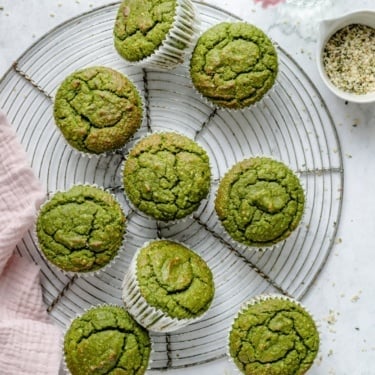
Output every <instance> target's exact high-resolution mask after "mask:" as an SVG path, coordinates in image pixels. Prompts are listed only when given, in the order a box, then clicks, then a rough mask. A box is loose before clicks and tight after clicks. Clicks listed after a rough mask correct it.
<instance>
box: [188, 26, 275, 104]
mask: <svg viewBox="0 0 375 375" xmlns="http://www.w3.org/2000/svg"><path fill="white" fill-rule="evenodd" d="M277 71H278V59H277V52H276V49H275V47H274V46H273V44H272V42H271V40H270V39H269V38H268V37H267V35H266V34H264V32H263V31H262V30H260V29H258V28H257V27H255V26H253V25H251V24H248V23H245V22H222V23H219V24H217V25H215V26H213V27H211V28H209V29H208V30H207V31H206V32H204V33H203V34H202V35H201V36H200V37H199V39H198V41H197V43H196V45H195V48H194V51H193V54H192V57H191V60H190V75H191V79H192V81H193V84H194V86H195V88H196V89H197V91H198V92H200V93H201V95H202V96H203V97H205V98H206V99H208V100H209V101H211V102H212V103H213V104H216V105H217V106H219V107H225V108H230V109H240V108H244V107H247V106H249V105H251V104H254V103H255V102H257V101H259V100H260V99H261V98H262V97H263V96H264V95H265V94H266V92H268V90H269V89H270V88H271V87H272V86H273V84H274V82H275V80H276V76H277Z"/></svg>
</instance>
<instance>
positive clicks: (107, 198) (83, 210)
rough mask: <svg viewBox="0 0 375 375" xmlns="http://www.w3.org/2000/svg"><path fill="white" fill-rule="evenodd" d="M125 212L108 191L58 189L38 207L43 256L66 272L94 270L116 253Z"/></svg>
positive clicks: (87, 186)
mask: <svg viewBox="0 0 375 375" xmlns="http://www.w3.org/2000/svg"><path fill="white" fill-rule="evenodd" d="M125 220H126V219H125V215H124V213H123V211H122V209H121V206H120V205H119V203H118V202H117V201H116V200H115V198H114V197H113V196H112V195H111V194H110V193H108V192H106V191H104V190H102V189H99V188H97V187H94V186H89V185H76V186H73V187H72V188H71V189H69V190H67V191H66V192H57V193H56V194H55V195H54V196H53V197H52V198H51V199H50V200H49V201H47V202H46V203H45V204H44V205H43V206H42V207H41V209H40V211H39V214H38V218H37V223H36V234H37V237H38V242H39V247H40V249H41V251H42V252H43V253H44V255H45V256H46V258H47V259H48V260H49V261H50V262H51V263H53V264H55V265H56V266H58V267H59V268H61V269H63V270H65V271H68V272H90V271H96V270H98V269H100V268H102V267H104V266H105V265H107V264H108V263H109V262H110V261H111V260H112V259H113V258H114V257H115V256H116V254H117V253H118V250H119V249H120V247H121V245H122V241H123V236H124V233H125Z"/></svg>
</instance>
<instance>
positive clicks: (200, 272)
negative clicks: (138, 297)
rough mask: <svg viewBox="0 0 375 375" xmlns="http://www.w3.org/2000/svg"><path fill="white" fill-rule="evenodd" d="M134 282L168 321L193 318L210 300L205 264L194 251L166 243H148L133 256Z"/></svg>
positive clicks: (211, 290)
mask: <svg viewBox="0 0 375 375" xmlns="http://www.w3.org/2000/svg"><path fill="white" fill-rule="evenodd" d="M137 281H138V285H139V288H140V292H141V294H142V296H143V297H144V298H145V300H146V301H147V303H148V304H149V305H151V306H154V307H155V308H157V309H160V310H162V311H163V312H164V313H165V314H167V315H168V316H170V317H172V318H177V319H189V318H195V317H198V316H200V315H202V314H203V313H204V312H206V311H207V310H208V308H209V306H210V304H211V302H212V299H213V297H214V282H213V277H212V273H211V270H210V269H209V267H208V265H207V264H206V262H205V261H204V260H203V259H202V258H201V257H200V256H199V255H198V254H196V253H195V252H194V251H192V250H190V249H188V248H187V247H185V246H183V245H181V244H179V243H176V242H172V241H168V240H156V241H153V242H150V243H149V244H148V245H147V246H145V247H144V248H142V249H141V251H140V253H139V255H138V256H137Z"/></svg>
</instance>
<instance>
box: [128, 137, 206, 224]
mask: <svg viewBox="0 0 375 375" xmlns="http://www.w3.org/2000/svg"><path fill="white" fill-rule="evenodd" d="M123 182H124V188H125V192H126V194H127V196H128V198H129V199H130V201H131V202H132V203H133V204H134V205H135V206H136V207H137V208H138V209H140V210H141V211H143V212H144V213H145V214H147V215H149V216H151V217H153V218H155V219H157V220H162V221H168V220H175V219H180V218H183V217H185V216H187V215H188V214H190V213H192V212H193V211H195V210H196V209H197V208H198V206H199V204H200V202H201V200H202V199H203V198H205V197H206V196H207V194H208V192H209V189H210V183H211V170H210V165H209V158H208V155H207V153H206V151H205V150H204V149H203V148H202V147H200V146H199V145H198V144H197V143H196V142H194V141H193V140H192V139H190V138H188V137H185V136H183V135H180V134H177V133H173V132H165V133H155V134H152V135H149V136H147V137H145V138H143V139H142V140H141V141H139V142H138V143H137V144H136V145H135V146H134V147H133V149H132V150H130V152H129V155H128V157H127V160H126V162H125V164H124V170H123Z"/></svg>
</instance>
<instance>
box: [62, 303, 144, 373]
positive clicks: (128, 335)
mask: <svg viewBox="0 0 375 375" xmlns="http://www.w3.org/2000/svg"><path fill="white" fill-rule="evenodd" d="M150 353H151V341H150V337H149V334H148V332H147V331H146V330H145V329H144V328H143V327H141V326H140V325H139V324H138V323H137V322H136V321H135V320H134V319H133V318H132V317H131V316H130V314H129V313H128V312H127V311H125V310H124V309H123V308H121V307H118V306H99V307H95V308H92V309H90V310H88V311H87V312H85V313H84V314H83V315H81V316H80V317H78V318H76V319H74V321H73V322H72V324H71V325H70V327H69V329H68V331H67V332H66V334H65V337H64V354H65V362H66V365H67V367H68V369H69V371H70V373H71V374H72V375H87V374H91V375H102V374H112V375H143V374H144V373H145V372H146V369H147V367H148V363H149V359H150Z"/></svg>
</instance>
